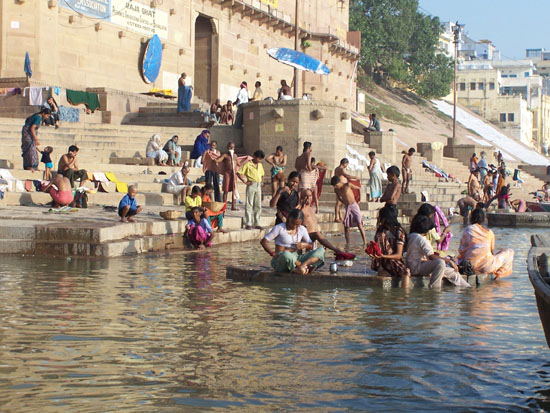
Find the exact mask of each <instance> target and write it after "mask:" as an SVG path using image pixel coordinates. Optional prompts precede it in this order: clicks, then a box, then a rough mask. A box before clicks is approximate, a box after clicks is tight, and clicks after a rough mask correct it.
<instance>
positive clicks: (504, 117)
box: [500, 113, 506, 122]
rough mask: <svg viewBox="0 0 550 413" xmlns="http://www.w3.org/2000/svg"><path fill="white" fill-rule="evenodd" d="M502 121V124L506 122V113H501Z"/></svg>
mask: <svg viewBox="0 0 550 413" xmlns="http://www.w3.org/2000/svg"><path fill="white" fill-rule="evenodd" d="M500 121H501V122H506V113H501V114H500Z"/></svg>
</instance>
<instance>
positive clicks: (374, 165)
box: [369, 151, 382, 202]
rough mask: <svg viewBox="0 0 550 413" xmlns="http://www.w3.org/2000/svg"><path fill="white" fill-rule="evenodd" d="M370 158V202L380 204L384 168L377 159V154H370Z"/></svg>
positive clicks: (372, 152)
mask: <svg viewBox="0 0 550 413" xmlns="http://www.w3.org/2000/svg"><path fill="white" fill-rule="evenodd" d="M369 158H370V164H369V174H370V180H369V186H370V200H371V202H372V201H374V202H378V201H379V200H380V197H381V196H382V167H381V166H380V159H378V158H377V157H376V152H374V151H371V152H369Z"/></svg>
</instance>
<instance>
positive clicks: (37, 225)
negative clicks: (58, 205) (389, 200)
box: [0, 206, 342, 257]
mask: <svg viewBox="0 0 550 413" xmlns="http://www.w3.org/2000/svg"><path fill="white" fill-rule="evenodd" d="M167 209H176V210H181V211H182V212H183V207H179V206H177V207H161V206H148V207H146V208H145V211H144V213H142V214H139V215H138V216H137V218H136V219H137V221H138V222H136V223H122V222H120V220H119V218H118V215H117V213H116V212H113V211H107V210H104V209H103V208H100V207H90V208H87V209H78V210H77V211H76V212H68V213H61V214H59V213H49V212H48V211H49V208H47V207H40V206H13V207H0V254H30V255H44V256H81V257H117V256H121V255H133V254H141V253H146V252H154V251H157V252H158V251H166V250H178V249H179V250H181V249H184V248H186V245H185V244H184V240H183V233H184V232H185V224H186V222H187V221H186V220H185V218H180V219H178V220H175V221H166V220H164V219H162V218H161V217H160V216H159V212H160V211H163V210H167ZM243 215H244V210H243V209H241V210H240V211H227V213H226V215H225V217H224V229H225V230H226V231H228V232H227V233H225V234H224V233H218V232H216V234H215V236H214V245H220V244H227V243H234V242H244V241H253V240H260V239H261V238H262V237H263V235H264V234H265V231H264V230H258V229H254V230H244V229H242V226H243ZM318 219H319V222H320V227H321V230H322V231H323V232H326V233H328V232H341V231H342V226H341V224H336V223H333V222H331V221H332V219H333V215H332V214H330V213H321V214H319V215H318ZM274 223H275V210H273V209H270V208H265V209H264V211H263V215H262V217H261V221H260V225H262V226H263V227H265V228H266V229H268V228H270V227H271V226H272V225H274Z"/></svg>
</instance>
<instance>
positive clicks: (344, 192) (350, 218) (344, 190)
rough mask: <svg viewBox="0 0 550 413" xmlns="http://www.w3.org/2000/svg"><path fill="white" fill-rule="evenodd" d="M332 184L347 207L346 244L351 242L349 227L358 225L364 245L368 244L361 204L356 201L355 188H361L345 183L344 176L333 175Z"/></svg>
mask: <svg viewBox="0 0 550 413" xmlns="http://www.w3.org/2000/svg"><path fill="white" fill-rule="evenodd" d="M330 184H331V185H332V186H333V187H334V193H335V194H336V196H337V197H338V199H339V200H340V202H341V203H342V204H344V205H345V207H346V214H345V215H344V235H345V237H346V244H349V229H350V228H351V227H357V228H358V229H359V232H360V233H361V238H363V245H364V246H366V245H367V235H366V234H365V228H363V216H362V213H361V209H360V208H359V204H358V203H357V202H356V201H355V195H354V194H353V190H354V189H361V188H358V187H357V186H355V185H353V184H350V183H349V182H347V183H344V182H343V180H342V177H338V176H333V177H332V179H331V180H330Z"/></svg>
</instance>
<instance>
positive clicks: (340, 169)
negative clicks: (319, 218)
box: [334, 158, 359, 222]
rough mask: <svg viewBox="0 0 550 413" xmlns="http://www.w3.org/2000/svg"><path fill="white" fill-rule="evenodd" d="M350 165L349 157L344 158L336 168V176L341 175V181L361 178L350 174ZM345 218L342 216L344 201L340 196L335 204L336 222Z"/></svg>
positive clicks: (346, 181) (345, 181)
mask: <svg viewBox="0 0 550 413" xmlns="http://www.w3.org/2000/svg"><path fill="white" fill-rule="evenodd" d="M348 165H349V160H348V158H343V159H342V160H341V161H340V165H338V166H337V167H336V168H335V169H334V176H337V177H339V178H340V181H342V183H344V184H346V183H348V182H349V181H351V180H354V181H356V180H358V179H359V178H357V177H356V176H352V175H350V174H348V171H347V167H348ZM343 220H344V218H343V217H342V203H341V202H340V200H339V199H338V198H336V204H335V205H334V222H342V221H343Z"/></svg>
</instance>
